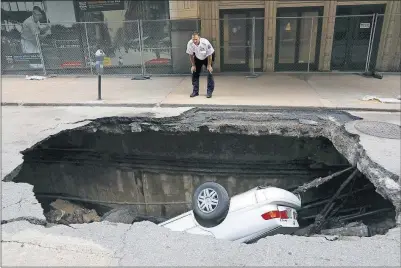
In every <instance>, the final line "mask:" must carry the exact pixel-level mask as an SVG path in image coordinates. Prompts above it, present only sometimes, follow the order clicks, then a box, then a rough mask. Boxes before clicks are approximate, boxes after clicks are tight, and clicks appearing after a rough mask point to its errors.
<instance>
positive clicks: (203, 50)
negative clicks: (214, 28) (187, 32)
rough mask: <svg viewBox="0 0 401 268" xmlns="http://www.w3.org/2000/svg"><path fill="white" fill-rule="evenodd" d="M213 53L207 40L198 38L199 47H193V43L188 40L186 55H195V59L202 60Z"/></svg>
mask: <svg viewBox="0 0 401 268" xmlns="http://www.w3.org/2000/svg"><path fill="white" fill-rule="evenodd" d="M213 52H214V48H213V46H212V44H210V42H209V40H207V39H206V38H202V37H201V38H200V40H199V45H195V44H194V42H193V41H192V39H191V40H189V42H188V44H187V54H189V55H193V54H194V53H195V57H197V58H198V59H199V60H204V59H206V58H207V57H209V56H210V55H212V54H213Z"/></svg>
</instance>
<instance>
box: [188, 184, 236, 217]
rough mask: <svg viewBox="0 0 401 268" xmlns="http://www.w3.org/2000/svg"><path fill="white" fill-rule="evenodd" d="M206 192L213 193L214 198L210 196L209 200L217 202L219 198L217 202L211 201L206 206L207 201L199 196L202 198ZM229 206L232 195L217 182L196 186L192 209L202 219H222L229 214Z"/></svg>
mask: <svg viewBox="0 0 401 268" xmlns="http://www.w3.org/2000/svg"><path fill="white" fill-rule="evenodd" d="M205 193H210V194H212V195H213V198H212V197H209V201H208V202H215V200H216V198H217V204H215V203H209V204H208V205H206V206H207V208H206V207H205V206H204V205H205V204H206V203H204V202H203V203H202V201H199V200H198V198H200V199H202V198H203V197H204V196H205ZM206 198H207V197H205V199H206ZM210 198H211V199H210ZM211 200H212V201H211ZM205 202H206V201H205ZM202 206H203V207H202ZM229 208H230V197H229V195H228V193H227V190H226V189H225V188H224V187H223V186H221V185H220V184H218V183H216V182H205V183H203V184H201V185H200V186H198V188H196V190H195V191H194V194H193V196H192V210H193V212H194V214H195V215H196V216H197V217H199V218H200V219H202V220H207V221H214V220H220V219H221V218H223V217H225V216H226V215H227V212H228V210H229Z"/></svg>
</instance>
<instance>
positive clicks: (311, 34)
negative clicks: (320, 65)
mask: <svg viewBox="0 0 401 268" xmlns="http://www.w3.org/2000/svg"><path fill="white" fill-rule="evenodd" d="M311 20H312V21H311V27H310V42H309V55H308V70H307V72H308V73H309V70H310V57H311V53H312V40H313V38H312V36H313V17H312V18H311Z"/></svg>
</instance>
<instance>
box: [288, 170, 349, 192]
mask: <svg viewBox="0 0 401 268" xmlns="http://www.w3.org/2000/svg"><path fill="white" fill-rule="evenodd" d="M352 168H353V167H349V168H346V169H344V170H341V171H338V172H336V173H333V174H331V175H329V176H326V177H323V178H320V177H319V178H317V179H314V180H313V181H311V182H308V183H305V184H304V185H302V186H299V187H298V188H297V189H295V190H294V191H293V193H294V194H299V193H302V192H306V191H307V190H309V189H311V188H312V187H318V186H319V185H322V184H323V183H325V182H327V181H329V180H331V179H333V178H335V177H336V176H337V177H338V176H339V175H341V174H343V173H345V172H347V171H348V170H351V169H352Z"/></svg>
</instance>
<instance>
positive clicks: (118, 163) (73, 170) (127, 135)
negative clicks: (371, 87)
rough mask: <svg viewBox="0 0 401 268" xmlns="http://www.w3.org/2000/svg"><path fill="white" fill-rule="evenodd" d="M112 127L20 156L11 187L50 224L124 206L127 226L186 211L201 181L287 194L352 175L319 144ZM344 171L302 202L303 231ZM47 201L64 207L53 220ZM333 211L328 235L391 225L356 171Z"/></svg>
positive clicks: (390, 210)
mask: <svg viewBox="0 0 401 268" xmlns="http://www.w3.org/2000/svg"><path fill="white" fill-rule="evenodd" d="M113 127H115V128H116V129H119V130H118V131H105V130H101V128H98V129H96V130H93V128H91V127H81V128H78V129H73V130H66V131H63V132H61V133H59V134H57V135H54V136H51V137H49V138H47V139H46V140H44V141H42V142H39V143H37V144H36V145H35V146H33V147H32V148H29V149H27V150H25V151H23V152H22V154H23V157H24V162H23V164H22V166H21V169H20V171H19V173H18V174H17V175H16V176H15V177H14V179H13V181H15V182H26V183H29V184H31V185H33V186H34V192H35V195H36V198H37V199H38V200H39V202H40V203H41V205H42V207H43V209H44V211H45V215H46V216H47V218H48V220H49V221H53V222H61V223H62V218H63V215H64V214H65V212H66V213H67V214H68V213H70V214H71V215H72V214H74V211H68V210H69V209H70V210H74V207H78V208H84V209H86V211H87V212H86V213H87V214H86V215H84V217H83V216H82V215H80V216H79V215H75V214H74V215H75V218H74V216H71V217H69V218H68V219H64V222H66V223H83V222H92V221H101V220H104V219H105V216H107V215H108V214H107V212H109V211H110V210H112V209H115V208H120V207H122V206H123V207H124V208H125V210H124V211H123V213H121V214H119V215H117V217H115V218H114V219H113V221H116V222H124V223H127V219H128V221H131V218H129V217H127V215H125V214H126V213H137V216H138V217H137V218H136V219H137V220H150V221H153V222H161V221H163V220H165V219H168V218H171V217H174V216H176V215H179V214H181V213H184V212H186V211H188V210H190V209H191V199H192V194H193V192H194V189H195V188H196V187H197V186H198V185H200V184H201V183H203V182H205V181H215V182H218V183H219V184H221V185H223V186H224V187H225V188H226V189H227V191H228V193H229V195H230V196H233V195H235V194H239V193H242V192H244V191H247V190H249V189H251V188H253V187H256V186H260V185H269V186H275V187H280V188H283V189H287V190H289V191H293V190H294V189H296V188H297V187H299V186H301V185H303V184H305V183H308V182H310V181H312V180H313V179H316V178H318V177H325V176H328V175H330V174H333V173H335V172H338V171H341V170H344V169H346V168H349V167H350V164H349V163H348V161H347V160H346V159H345V157H344V156H343V155H341V154H340V153H339V152H338V151H337V150H336V149H335V147H334V146H333V144H332V143H331V141H330V140H328V139H327V138H324V137H290V136H280V135H260V136H252V135H244V134H233V133H230V134H227V133H211V132H209V131H199V132H166V131H152V130H147V131H141V132H132V131H131V130H129V129H127V130H122V128H119V127H118V126H117V125H115V126H108V129H109V130H110V129H112V128H113ZM351 171H352V170H350V171H349V172H344V173H343V174H341V175H339V176H337V177H336V178H333V179H331V180H330V181H328V182H326V183H324V184H322V185H320V186H319V187H315V188H312V189H309V190H308V191H305V192H303V193H302V194H301V196H302V206H303V208H302V209H301V210H300V211H299V223H300V227H301V228H303V227H305V226H308V225H309V224H311V223H313V221H314V219H315V216H316V215H317V214H318V213H319V212H320V211H321V210H322V209H323V207H324V206H325V205H326V204H327V203H328V200H329V199H330V197H331V196H332V195H333V194H334V193H335V192H336V191H337V189H338V188H339V187H340V185H341V184H342V183H343V182H344V180H345V179H346V178H347V177H348V176H349V175H350V173H351ZM56 200H57V201H56ZM55 201H56V202H55ZM61 201H62V202H61ZM63 202H64V203H63ZM55 203H57V204H58V206H64V207H65V206H66V204H70V208H69V209H68V208H64V212H63V213H62V214H63V215H61V214H60V213H59V214H57V213H55V211H56V209H55V207H57V206H54V205H51V204H55ZM71 205H73V206H74V207H73V208H71ZM127 207H130V208H132V209H127ZM61 210H63V208H61ZM89 210H91V212H88V211H89ZM334 210H336V211H335V213H334V212H333V213H334V214H333V215H331V218H330V220H329V221H328V223H327V225H326V229H329V228H337V227H339V226H345V225H346V224H352V223H355V222H359V223H363V224H366V225H368V226H369V227H370V235H373V234H377V233H385V232H386V231H387V230H388V229H389V228H391V227H393V226H394V225H395V222H394V218H395V216H394V213H395V212H394V207H393V205H392V204H391V203H390V202H389V201H388V200H385V199H384V198H382V197H381V196H380V195H379V194H377V193H376V192H375V188H374V186H373V184H372V183H371V182H370V181H369V180H368V179H367V178H366V177H364V175H362V174H361V173H359V174H358V176H356V177H355V179H353V180H352V181H351V182H350V183H349V184H347V185H346V187H345V188H344V190H343V191H342V193H341V195H339V197H338V199H337V200H336V203H335V206H334ZM92 212H93V213H92ZM90 213H92V214H95V216H93V215H92V217H89V216H88V215H90ZM96 215H97V216H96ZM85 217H86V218H85ZM78 218H79V219H78Z"/></svg>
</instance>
